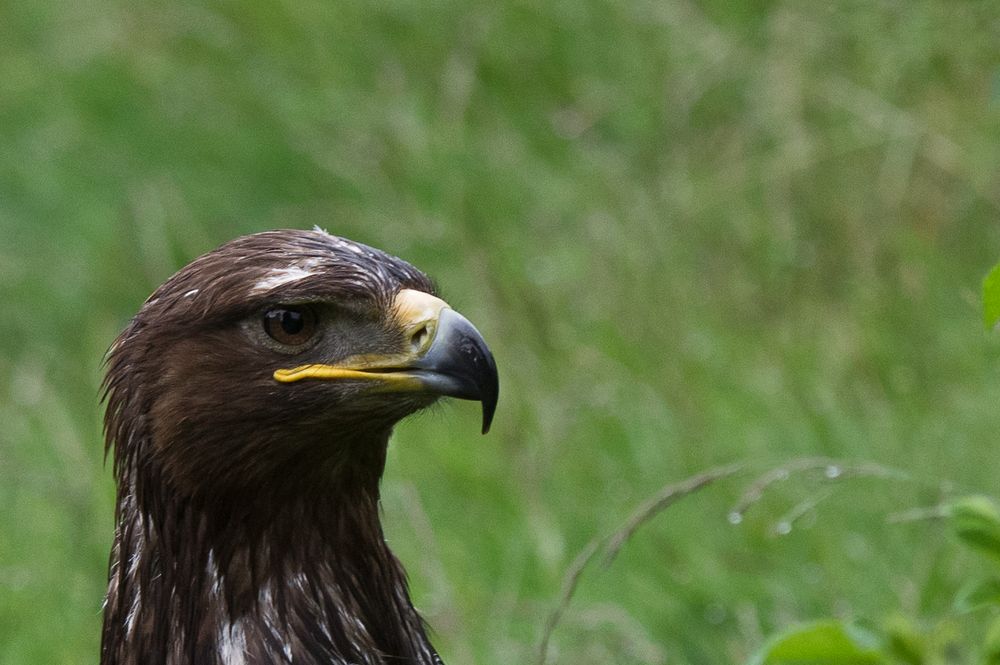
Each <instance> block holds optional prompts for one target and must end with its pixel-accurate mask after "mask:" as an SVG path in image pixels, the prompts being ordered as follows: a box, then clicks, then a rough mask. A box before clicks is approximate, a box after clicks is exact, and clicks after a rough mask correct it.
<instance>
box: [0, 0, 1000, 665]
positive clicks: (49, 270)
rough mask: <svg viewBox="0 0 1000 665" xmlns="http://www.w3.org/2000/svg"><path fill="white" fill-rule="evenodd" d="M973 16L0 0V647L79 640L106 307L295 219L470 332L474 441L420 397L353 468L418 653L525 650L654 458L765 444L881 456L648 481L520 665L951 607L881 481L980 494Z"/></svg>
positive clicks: (980, 244)
mask: <svg viewBox="0 0 1000 665" xmlns="http://www.w3.org/2000/svg"><path fill="white" fill-rule="evenodd" d="M998 29H1000V5H998V4H997V3H994V2H987V1H978V2H977V1H968V2H948V1H946V0H906V1H902V0H898V1H890V0H879V1H875V2H854V1H841V2H826V3H802V2H792V1H787V0H786V1H782V0H768V1H767V2H753V3H744V4H741V5H737V4H734V3H728V2H721V1H718V0H705V1H703V2H693V1H690V0H658V1H655V2H653V1H649V0H637V1H635V2H615V1H611V0H583V1H580V0H574V1H572V2H569V1H564V0H554V1H553V2H548V3H531V2H523V1H516V0H515V1H511V2H499V3H498V2H483V1H480V0H463V1H462V2H458V1H455V0H433V1H431V2H412V1H407V0H392V1H390V2H387V3H381V4H379V5H373V4H370V3H358V2H342V1H337V2H317V1H315V0H295V1H291V0H284V1H283V0H277V1H275V2H269V3H255V2H239V3H237V2H232V1H227V0H222V1H210V2H207V3H206V2H194V1H191V0H176V1H174V2H170V3H149V2H143V1H141V0H140V1H139V2H123V1H121V0H102V1H101V2H96V1H94V0H81V2H77V3H72V4H69V3H56V2H51V1H49V0H34V1H32V2H28V1H26V0H12V1H9V2H6V3H4V5H3V20H2V21H0V311H2V312H3V314H4V316H2V317H0V423H2V427H0V505H3V506H4V510H3V511H0V662H3V663H5V664H7V663H10V664H22V663H46V664H49V663H85V662H95V661H96V653H97V644H98V633H99V624H100V609H101V596H102V592H103V587H104V579H105V573H106V571H105V566H106V557H107V550H108V545H109V542H110V538H111V531H112V498H113V488H112V483H111V480H110V473H109V471H108V470H107V469H105V468H104V465H103V460H102V450H101V443H100V442H101V432H100V417H101V410H100V408H99V406H98V398H99V391H98V385H99V381H100V362H101V357H102V354H103V352H104V350H105V349H106V348H107V346H108V344H109V343H110V342H111V340H112V339H113V338H114V336H115V334H116V333H117V331H118V330H120V329H121V328H122V327H123V326H124V324H125V323H126V321H127V320H128V317H129V316H130V315H131V314H132V313H134V312H135V311H136V310H137V309H138V307H139V306H140V304H141V302H142V300H143V299H144V298H145V297H146V295H147V294H148V293H149V292H150V291H151V290H152V289H153V288H154V287H155V286H156V285H157V284H159V283H160V282H161V281H162V280H164V279H165V278H166V277H168V276H169V275H170V274H171V273H172V272H173V271H174V270H176V269H177V268H179V267H180V266H181V265H183V264H184V263H185V262H186V261H188V260H190V259H191V258H193V257H194V256H196V255H198V254H200V253H201V252H203V251H206V250H208V249H210V248H212V247H213V246H215V245H217V244H219V243H221V242H223V241H225V240H227V239H229V238H231V237H233V236H234V235H237V234H240V233H248V232H252V231H257V230H263V229H267V228H274V227H289V226H292V227H310V226H312V225H314V224H318V225H320V226H322V227H324V228H326V229H328V230H329V231H331V232H333V233H337V234H340V235H344V236H348V237H351V238H354V239H357V240H360V241H363V242H366V243H369V244H372V245H375V246H378V247H381V248H384V249H386V250H388V251H390V252H392V253H394V254H397V255H400V256H402V257H404V258H406V259H408V260H410V261H412V262H414V263H415V264H417V265H418V266H420V267H422V268H423V269H425V270H426V271H427V272H429V273H430V274H432V275H434V276H435V278H436V279H437V280H438V281H439V283H440V284H441V285H442V288H443V290H444V292H445V293H446V295H447V297H448V298H449V300H451V301H452V302H453V303H454V304H455V305H456V306H457V307H459V308H461V309H462V310H463V312H464V313H466V314H467V315H468V316H469V318H470V319H472V320H473V321H475V322H476V324H477V326H478V327H479V328H480V330H482V331H483V333H484V334H485V336H486V337H487V339H488V340H490V343H491V346H492V347H493V348H494V351H495V353H496V355H497V358H498V361H499V364H500V367H501V373H502V377H501V379H502V384H503V392H502V395H501V403H500V408H499V412H498V416H497V420H496V422H495V424H494V430H493V432H492V433H491V434H490V436H489V437H486V438H483V439H479V438H478V437H477V436H476V423H475V420H476V414H475V407H474V405H454V406H452V405H448V406H445V407H443V408H442V409H438V410H434V411H431V412H430V413H428V414H427V415H425V416H423V417H418V418H415V419H413V420H411V421H410V422H407V423H405V424H403V425H402V426H400V427H399V429H398V432H397V435H396V438H395V439H394V445H393V447H392V449H391V459H390V463H389V469H388V473H387V476H386V479H385V482H384V504H385V513H386V520H387V523H388V524H387V528H388V531H389V535H390V539H391V541H392V544H393V546H394V547H395V549H396V551H397V553H398V554H399V555H400V557H401V558H402V559H403V561H404V562H405V563H406V564H407V566H408V569H409V571H410V573H411V576H412V579H413V587H414V593H415V598H416V601H417V604H418V605H419V606H420V607H421V608H422V609H423V610H424V612H425V614H426V616H427V618H428V620H429V621H430V623H431V624H432V625H433V626H434V628H435V629H436V632H437V637H436V643H437V644H438V645H439V647H440V649H441V651H442V654H443V656H444V657H445V660H446V662H451V663H480V664H483V665H486V664H489V663H509V662H525V661H526V660H528V659H530V658H532V657H533V655H534V653H535V649H536V646H537V645H536V641H537V640H538V637H539V633H540V627H541V623H542V621H543V618H544V617H545V616H546V615H547V613H548V612H549V611H550V609H551V606H552V604H553V603H554V600H555V598H556V597H557V595H558V591H559V583H560V580H561V577H562V574H563V571H564V570H565V568H566V567H567V566H568V565H569V562H570V560H571V559H572V557H573V556H574V554H575V553H576V552H578V551H579V550H580V549H581V548H582V547H583V546H584V544H585V543H587V542H588V541H589V540H590V539H591V538H592V537H593V535H594V534H597V533H607V532H609V531H610V530H611V529H612V528H613V527H614V526H615V525H616V524H618V523H619V522H620V521H621V520H622V519H624V518H625V516H627V515H628V514H629V513H630V512H631V511H632V509H633V507H634V506H635V505H636V504H637V503H638V502H639V501H640V500H641V499H642V498H644V497H646V496H648V495H651V494H652V493H654V492H655V491H656V489H657V488H659V487H661V486H662V485H664V484H666V483H667V482H668V481H670V480H672V479H677V478H682V477H685V476H687V475H690V474H692V473H695V472H697V471H700V470H703V469H705V468H707V467H709V466H712V465H716V464H720V463H728V462H731V461H737V460H738V461H745V462H747V463H750V464H754V465H758V466H759V467H760V468H767V467H768V466H773V465H774V464H776V463H781V462H783V461H785V460H787V459H789V458H791V457H794V456H799V455H810V456H825V457H830V458H837V459H845V460H855V461H857V460H872V461H874V462H877V463H880V464H882V465H885V466H887V467H893V468H895V469H897V470H898V471H899V473H898V475H897V476H894V477H871V478H844V479H837V480H834V479H831V478H824V477H823V476H822V474H820V475H819V476H818V477H801V476H795V477H793V478H790V479H789V480H788V481H787V482H784V483H779V484H776V485H775V486H774V487H772V489H771V490H770V491H769V492H768V493H767V494H766V495H765V496H764V497H763V498H762V499H761V500H760V502H759V504H758V506H757V507H756V508H755V510H753V511H750V512H749V513H747V515H746V518H745V519H743V520H742V521H741V523H740V524H739V525H731V524H730V523H729V522H728V521H727V519H726V518H727V515H728V514H729V513H730V509H731V507H732V504H733V502H734V501H736V500H737V496H736V493H735V487H732V488H730V487H729V486H719V487H716V488H713V489H711V490H710V491H708V492H705V493H702V494H700V495H698V496H697V497H693V498H692V499H690V500H689V501H687V502H686V503H684V504H683V505H678V506H675V507H674V508H672V509H671V511H670V512H669V513H668V514H666V515H664V516H662V517H661V518H659V519H657V520H656V521H654V522H652V523H650V524H649V525H647V526H646V527H645V529H644V530H643V531H642V532H640V533H638V534H637V535H636V536H635V537H634V538H633V539H632V540H631V541H630V542H629V543H628V544H627V545H626V547H625V548H624V549H623V551H622V552H621V554H620V555H619V557H618V559H617V560H616V562H615V564H614V565H613V566H611V567H609V568H607V569H605V570H603V571H599V572H597V573H594V574H591V575H589V576H588V577H587V578H585V579H584V580H583V581H582V583H581V587H580V589H579V592H578V594H577V597H576V599H575V600H574V604H573V605H572V606H571V607H570V608H569V611H568V612H567V615H566V616H565V617H564V619H563V622H562V624H561V625H560V627H559V629H558V631H557V632H556V633H555V635H554V637H553V644H552V651H551V657H550V662H551V663H567V664H569V663H572V664H574V665H587V664H588V663H608V662H628V663H666V662H669V663H671V664H675V665H678V664H684V663H692V664H700V663H722V662H745V661H746V660H747V659H748V658H750V657H751V655H752V654H754V653H756V652H757V650H758V649H759V648H760V647H761V645H762V644H764V643H765V641H766V639H765V636H767V635H771V634H779V633H781V631H784V630H786V629H787V627H788V626H792V625H796V624H799V623H802V622H811V621H814V620H817V619H821V618H822V617H830V616H832V617H836V618H837V619H838V620H844V621H849V620H851V619H853V618H855V617H882V616H885V615H886V614H887V613H888V612H890V611H893V612H898V613H899V615H900V616H901V617H903V618H904V620H905V621H907V622H913V625H916V626H927V625H938V624H941V625H944V624H943V623H942V622H944V623H947V624H948V625H961V626H962V627H963V630H967V631H969V634H983V631H985V630H986V626H987V624H988V622H989V619H990V616H989V611H984V612H975V613H966V614H962V613H958V611H957V610H956V609H955V607H954V605H953V599H954V597H955V593H956V591H957V589H958V588H959V587H960V586H961V585H962V584H963V583H964V582H965V581H966V580H968V579H969V576H970V572H975V571H977V570H983V571H985V570H987V569H988V566H989V562H988V561H987V560H985V559H983V558H978V557H976V556H975V555H973V554H971V553H969V552H966V551H965V549H964V548H962V547H960V546H958V545H957V544H956V543H955V542H954V541H952V540H950V539H948V538H946V537H945V534H946V533H947V526H946V525H945V524H943V523H942V522H941V521H922V520H918V521H912V522H903V523H895V522H894V523H891V524H889V525H887V524H886V516H887V515H891V514H893V513H895V512H897V511H905V510H908V509H910V508H914V507H920V506H929V505H939V504H941V503H942V502H944V501H947V500H948V499H949V498H950V497H951V496H953V495H956V494H958V495H966V494H976V493H987V494H990V493H995V492H996V488H997V475H996V473H997V472H996V464H995V460H996V450H997V438H996V437H997V434H996V433H997V431H998V430H1000V410H998V409H997V407H996V405H997V404H998V401H1000V381H998V380H997V379H998V370H1000V367H998V340H997V339H996V338H995V337H992V336H989V335H988V334H987V333H984V332H983V331H982V329H981V325H980V323H979V321H980V319H981V315H980V313H979V307H980V303H979V285H980V283H981V280H982V276H983V275H984V274H985V273H986V272H987V269H988V268H989V266H991V265H993V264H994V263H995V262H996V258H997V256H998V254H1000V227H998V225H997V223H996V219H997V212H998V207H1000V176H998V174H1000V151H998V150H997V145H998V142H1000V49H997V48H996V46H997V34H998ZM445 412H446V414H445ZM777 527H781V528H777ZM785 527H787V528H785ZM994 614H995V612H994ZM976 631H979V632H978V633H977V632H976ZM994 632H995V631H994ZM942 639H944V638H942ZM994 642H995V643H996V642H998V640H996V639H994ZM950 662H967V661H962V660H961V659H959V660H953V661H950Z"/></svg>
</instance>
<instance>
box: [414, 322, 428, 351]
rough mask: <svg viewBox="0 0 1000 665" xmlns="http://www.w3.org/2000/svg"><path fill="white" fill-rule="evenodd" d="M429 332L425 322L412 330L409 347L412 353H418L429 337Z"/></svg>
mask: <svg viewBox="0 0 1000 665" xmlns="http://www.w3.org/2000/svg"><path fill="white" fill-rule="evenodd" d="M430 334H431V332H430V330H428V329H427V324H426V323H423V324H421V325H420V327H419V328H417V329H416V330H414V331H413V334H412V335H411V336H410V349H411V350H412V351H413V352H414V353H420V351H421V350H423V348H424V346H425V343H426V342H427V338H428V337H430Z"/></svg>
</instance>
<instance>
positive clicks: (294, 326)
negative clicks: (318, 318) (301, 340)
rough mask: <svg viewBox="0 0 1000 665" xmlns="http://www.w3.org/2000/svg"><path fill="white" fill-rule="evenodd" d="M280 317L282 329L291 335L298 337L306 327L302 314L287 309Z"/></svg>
mask: <svg viewBox="0 0 1000 665" xmlns="http://www.w3.org/2000/svg"><path fill="white" fill-rule="evenodd" d="M279 316H281V329H282V330H284V331H285V332H286V333H287V334H289V335H298V334H299V333H300V332H302V329H303V328H304V327H305V325H306V322H305V317H304V316H302V312H296V311H295V310H291V309H285V310H282V311H281V314H280V315H279Z"/></svg>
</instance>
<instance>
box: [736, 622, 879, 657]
mask: <svg viewBox="0 0 1000 665" xmlns="http://www.w3.org/2000/svg"><path fill="white" fill-rule="evenodd" d="M880 647H881V644H880V640H879V638H878V637H877V636H876V635H874V634H873V633H870V632H868V631H866V630H862V629H860V628H858V627H856V626H848V625H845V624H843V623H841V622H839V621H832V620H828V621H817V622H814V623H808V624H804V625H801V626H796V627H794V628H792V629H790V630H788V631H786V632H784V633H782V634H781V635H778V636H777V637H775V638H773V639H772V640H771V641H770V642H768V643H767V644H765V645H764V647H763V648H762V649H761V650H760V651H759V652H758V653H757V654H756V655H755V656H754V657H753V659H752V660H751V661H750V662H751V665H870V664H873V663H885V662H886V660H885V658H884V656H883V655H882V653H881V651H880Z"/></svg>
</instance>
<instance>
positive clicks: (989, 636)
mask: <svg viewBox="0 0 1000 665" xmlns="http://www.w3.org/2000/svg"><path fill="white" fill-rule="evenodd" d="M983 663H984V664H985V665H1000V617H998V618H997V619H994V620H993V623H992V624H991V625H990V629H989V630H988V631H986V640H985V641H984V643H983Z"/></svg>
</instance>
